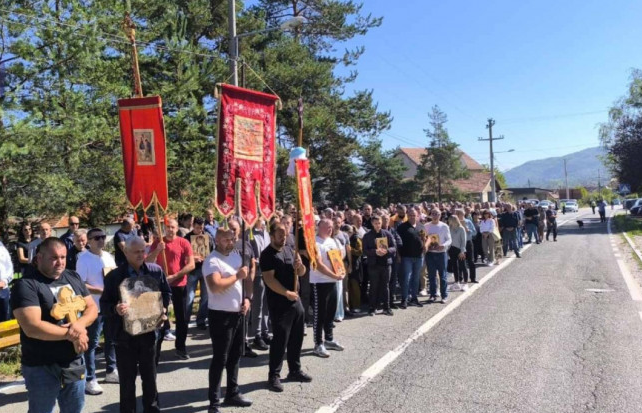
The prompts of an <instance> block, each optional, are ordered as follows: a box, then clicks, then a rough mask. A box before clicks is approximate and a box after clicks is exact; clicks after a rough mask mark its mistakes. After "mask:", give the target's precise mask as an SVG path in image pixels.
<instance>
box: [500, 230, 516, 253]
mask: <svg viewBox="0 0 642 413" xmlns="http://www.w3.org/2000/svg"><path fill="white" fill-rule="evenodd" d="M509 249H510V250H513V251H515V255H519V247H518V246H517V230H516V229H514V230H512V231H509V230H507V229H505V230H504V231H502V251H503V252H504V257H505V256H506V253H507V252H508V250H509Z"/></svg>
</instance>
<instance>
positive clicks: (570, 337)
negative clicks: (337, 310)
mask: <svg viewBox="0 0 642 413" xmlns="http://www.w3.org/2000/svg"><path fill="white" fill-rule="evenodd" d="M588 212H590V211H587V210H581V211H580V213H579V214H567V215H565V216H562V217H560V221H564V220H567V219H570V220H571V221H570V222H568V223H567V224H566V225H564V226H562V227H561V228H560V236H559V238H558V242H555V243H554V242H544V243H542V244H541V245H532V246H531V247H529V248H528V249H526V250H525V251H524V252H523V258H522V259H515V258H509V259H505V260H504V262H503V263H502V265H501V266H500V267H480V268H478V273H479V274H480V275H481V276H482V277H481V278H482V283H481V284H479V285H478V286H477V287H474V288H473V289H472V290H470V291H468V292H466V293H452V294H451V296H450V297H451V300H450V302H449V304H448V305H445V306H444V305H441V304H431V305H426V306H425V307H423V308H413V307H411V308H409V309H408V310H397V311H396V312H395V315H394V317H386V316H376V317H363V318H358V319H351V320H346V321H344V322H342V323H340V324H338V325H337V329H336V330H335V337H336V338H337V339H338V340H339V341H340V342H341V343H342V344H343V345H344V346H345V347H346V351H344V352H332V353H331V354H332V355H331V357H330V358H329V359H320V358H317V357H315V356H313V355H311V354H310V351H311V349H312V338H311V335H312V334H311V329H307V332H308V336H307V337H306V339H305V342H304V346H303V348H304V357H303V366H304V369H305V370H306V371H307V372H308V373H309V374H311V375H312V376H313V377H314V380H313V382H312V383H310V384H300V383H287V382H284V385H285V392H284V393H279V394H276V393H271V392H269V391H267V390H266V388H265V380H266V379H267V359H268V356H267V352H260V353H261V354H260V356H259V358H257V359H247V358H245V359H243V360H242V367H241V370H240V377H239V378H240V383H241V391H242V392H244V393H245V394H246V395H247V396H249V397H250V398H251V399H253V400H254V405H253V406H252V407H251V408H246V409H238V408H237V409H235V408H225V410H224V411H230V412H241V411H242V412H247V413H250V412H319V413H321V412H334V411H338V412H342V413H343V412H346V413H347V412H357V411H371V412H425V411H435V412H476V413H477V412H493V413H498V412H537V413H542V412H555V413H560V412H632V413H634V412H641V411H642V392H641V391H640V390H641V388H642V340H641V338H642V321H641V319H640V315H639V311H642V308H639V307H638V306H639V304H638V303H635V302H634V301H633V300H632V299H631V295H630V293H629V290H628V289H627V285H626V283H625V281H624V279H623V277H622V275H621V273H620V269H619V267H618V264H617V262H616V258H615V257H614V252H613V250H612V247H611V243H610V238H609V235H608V234H607V228H606V224H600V223H599V222H598V221H593V220H592V219H591V218H584V222H585V227H584V229H579V228H578V227H577V225H576V224H575V218H576V217H577V216H583V217H584V216H587V214H588ZM608 212H609V213H610V212H611V211H608ZM590 217H593V216H592V215H591V216H590ZM509 255H512V254H509ZM489 274H490V275H489ZM587 290H600V291H599V292H593V291H587ZM462 295H463V296H462ZM418 329H419V331H418ZM422 333H424V334H422ZM163 348H164V352H163V357H162V360H163V361H162V362H161V366H160V370H159V375H158V386H159V390H160V393H161V396H160V397H161V399H160V400H161V405H162V408H163V411H167V412H201V411H206V409H207V369H208V366H209V359H210V355H211V348H210V341H209V337H208V336H206V335H205V334H203V333H202V332H200V331H198V330H195V329H190V338H189V340H188V350H189V352H190V354H191V355H192V359H190V360H188V361H179V360H177V359H175V358H174V357H173V350H172V343H167V342H166V343H164V347H163ZM284 370H285V371H284V373H286V372H287V367H284ZM102 377H104V368H103V367H102V365H101V366H100V367H99V378H100V379H101V381H102ZM101 385H102V386H103V388H104V389H105V393H104V394H102V395H99V396H87V397H86V409H85V410H86V411H87V412H116V411H118V386H117V385H113V384H102V383H101ZM140 391H141V390H140V382H139V383H138V394H139V395H140ZM26 411H27V409H26V392H25V389H24V386H23V385H16V386H13V387H10V388H4V389H0V413H4V412H7V413H9V412H11V413H14V412H26ZM141 411H142V410H141Z"/></svg>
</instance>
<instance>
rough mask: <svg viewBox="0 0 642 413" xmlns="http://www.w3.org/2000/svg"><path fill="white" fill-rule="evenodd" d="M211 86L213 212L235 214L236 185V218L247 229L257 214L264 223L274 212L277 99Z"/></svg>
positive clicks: (228, 87) (251, 91)
mask: <svg viewBox="0 0 642 413" xmlns="http://www.w3.org/2000/svg"><path fill="white" fill-rule="evenodd" d="M217 86H219V87H220V88H221V90H220V94H219V120H218V142H217V145H216V150H217V161H218V164H217V167H216V176H217V179H216V197H215V203H216V208H217V209H218V210H219V212H220V213H221V214H222V215H223V216H225V217H228V216H230V215H232V214H233V213H234V212H235V199H236V198H235V194H236V193H237V185H238V192H239V193H238V199H239V203H240V211H239V212H240V215H241V218H242V219H243V220H244V221H245V223H246V224H248V225H250V226H251V225H254V223H255V222H256V220H257V218H258V217H259V214H260V215H262V216H263V217H264V218H265V219H269V218H270V217H272V215H273V214H274V209H275V207H276V205H275V188H274V186H275V180H276V176H275V174H276V148H275V129H276V102H277V101H278V99H279V98H278V97H277V96H274V95H268V94H265V93H261V92H256V91H254V90H248V89H242V88H239V87H235V86H230V85H223V84H222V85H217ZM237 182H238V183H237ZM257 198H258V205H257Z"/></svg>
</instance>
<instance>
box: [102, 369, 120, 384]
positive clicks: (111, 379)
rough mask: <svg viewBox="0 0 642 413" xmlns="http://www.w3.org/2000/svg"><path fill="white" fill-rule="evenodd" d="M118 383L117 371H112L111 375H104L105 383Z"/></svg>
mask: <svg viewBox="0 0 642 413" xmlns="http://www.w3.org/2000/svg"><path fill="white" fill-rule="evenodd" d="M118 382H120V377H118V370H114V371H112V372H111V373H107V374H106V375H105V383H118Z"/></svg>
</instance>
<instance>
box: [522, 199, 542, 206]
mask: <svg viewBox="0 0 642 413" xmlns="http://www.w3.org/2000/svg"><path fill="white" fill-rule="evenodd" d="M524 202H528V203H529V204H533V205H534V206H539V199H527V200H525V201H524Z"/></svg>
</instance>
